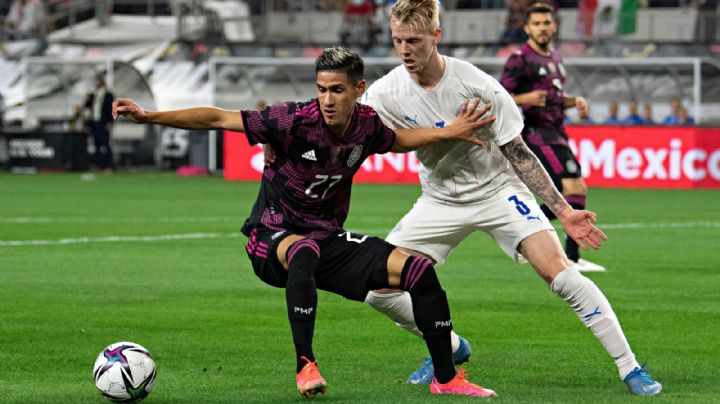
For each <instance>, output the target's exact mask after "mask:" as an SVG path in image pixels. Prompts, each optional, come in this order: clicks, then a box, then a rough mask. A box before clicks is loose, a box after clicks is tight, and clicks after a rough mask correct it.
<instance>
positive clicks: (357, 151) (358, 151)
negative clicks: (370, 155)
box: [347, 144, 363, 167]
mask: <svg viewBox="0 0 720 404" xmlns="http://www.w3.org/2000/svg"><path fill="white" fill-rule="evenodd" d="M362 151H363V146H362V145H361V144H359V145H357V146H355V147H353V149H352V151H351V152H350V157H348V161H347V165H348V167H352V166H354V165H355V163H357V162H358V160H360V156H362Z"/></svg>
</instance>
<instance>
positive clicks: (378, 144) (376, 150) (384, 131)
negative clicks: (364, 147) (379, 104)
mask: <svg viewBox="0 0 720 404" xmlns="http://www.w3.org/2000/svg"><path fill="white" fill-rule="evenodd" d="M395 137H396V135H395V131H394V130H392V129H390V128H389V127H387V126H386V125H385V124H384V123H383V121H382V119H380V116H379V115H377V114H376V115H375V131H374V133H373V139H372V142H371V143H370V153H371V154H384V153H387V152H389V151H390V149H392V147H393V145H394V144H395Z"/></svg>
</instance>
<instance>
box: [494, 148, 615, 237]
mask: <svg viewBox="0 0 720 404" xmlns="http://www.w3.org/2000/svg"><path fill="white" fill-rule="evenodd" d="M500 150H501V151H502V153H503V154H504V155H505V157H506V158H507V159H508V161H510V164H511V165H512V167H513V169H514V170H515V173H516V174H517V176H518V177H519V178H520V180H522V182H524V183H525V185H527V186H528V188H530V191H532V192H533V193H534V194H535V195H537V196H539V197H540V199H542V200H543V202H545V205H547V206H548V207H549V208H550V210H552V212H553V213H554V214H555V216H557V217H558V218H559V219H560V221H561V222H562V224H563V227H564V228H565V232H566V234H567V235H568V236H570V238H572V239H573V240H575V242H577V243H578V245H579V246H580V247H581V248H582V249H584V250H587V249H588V247H592V248H595V249H598V248H600V245H601V244H602V241H603V240H607V236H605V234H604V233H603V232H602V231H600V229H598V228H597V227H595V226H594V225H593V223H594V222H595V221H596V219H597V215H596V214H595V213H593V212H589V211H586V210H574V209H573V208H572V207H571V206H570V205H569V204H568V203H567V202H566V201H565V198H563V196H562V194H560V192H559V191H558V190H557V188H555V185H554V184H553V182H552V180H551V179H550V176H549V175H548V173H547V171H545V168H543V166H542V164H540V161H539V160H538V159H537V157H535V155H534V154H533V152H532V151H531V150H530V149H528V147H527V145H526V144H525V142H524V141H523V140H522V137H520V135H518V136H517V137H516V138H515V139H513V140H512V141H510V142H508V143H506V144H504V145H502V146H500Z"/></svg>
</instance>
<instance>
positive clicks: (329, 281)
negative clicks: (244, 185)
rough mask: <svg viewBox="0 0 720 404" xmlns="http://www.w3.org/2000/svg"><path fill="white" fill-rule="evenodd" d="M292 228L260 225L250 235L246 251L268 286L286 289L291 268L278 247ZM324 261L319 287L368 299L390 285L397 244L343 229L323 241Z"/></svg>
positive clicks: (318, 274)
mask: <svg viewBox="0 0 720 404" xmlns="http://www.w3.org/2000/svg"><path fill="white" fill-rule="evenodd" d="M292 234H293V233H292V232H289V231H277V230H271V229H268V228H265V227H263V226H258V227H256V228H255V229H253V230H252V231H251V233H250V236H249V237H248V242H247V245H246V248H245V249H246V252H247V254H248V257H249V258H250V262H251V263H252V267H253V270H254V271H255V275H257V277H258V278H260V279H261V280H262V281H263V282H265V283H267V284H268V285H271V286H275V287H278V288H284V287H285V285H286V284H287V271H286V270H285V268H283V266H282V264H280V261H279V260H278V258H277V247H278V245H279V244H280V242H281V241H282V240H283V239H285V238H286V237H288V236H290V235H292ZM316 241H317V243H318V245H319V246H320V262H319V265H318V268H317V270H316V272H315V285H316V286H317V288H318V289H321V290H325V291H328V292H332V293H336V294H338V295H340V296H343V297H345V298H347V299H350V300H357V301H364V300H365V296H366V295H367V293H368V292H369V291H370V290H375V289H381V288H387V287H389V285H388V272H387V260H388V257H389V256H390V253H391V252H392V250H393V249H395V246H393V245H392V244H390V243H388V242H387V241H385V240H383V239H381V238H378V237H371V236H365V235H362V234H358V233H352V232H341V233H337V234H335V235H332V236H330V237H327V238H325V239H323V240H316Z"/></svg>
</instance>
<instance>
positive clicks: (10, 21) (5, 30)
mask: <svg viewBox="0 0 720 404" xmlns="http://www.w3.org/2000/svg"><path fill="white" fill-rule="evenodd" d="M44 14H45V5H44V4H43V2H42V1H41V0H13V1H12V3H10V6H9V8H8V9H7V14H5V15H4V17H3V21H2V34H1V35H0V36H1V37H2V40H3V41H17V40H23V39H30V38H34V37H36V36H38V34H39V33H40V32H39V30H40V29H41V28H42V19H43V16H44Z"/></svg>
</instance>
